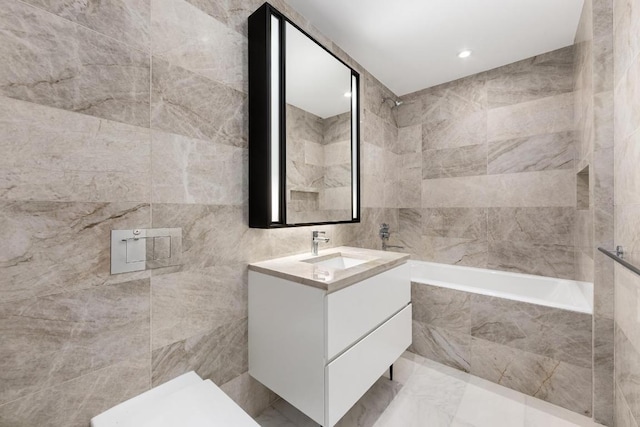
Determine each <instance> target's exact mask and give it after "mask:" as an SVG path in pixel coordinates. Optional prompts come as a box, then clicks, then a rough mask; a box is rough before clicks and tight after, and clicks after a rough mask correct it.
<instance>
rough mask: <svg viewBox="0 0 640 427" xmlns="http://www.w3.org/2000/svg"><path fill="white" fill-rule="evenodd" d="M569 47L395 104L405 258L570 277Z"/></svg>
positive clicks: (571, 144)
mask: <svg viewBox="0 0 640 427" xmlns="http://www.w3.org/2000/svg"><path fill="white" fill-rule="evenodd" d="M573 59H574V52H573V47H567V48H564V49H560V50H557V51H554V52H550V53H547V54H543V55H540V56H537V57H534V58H531V59H527V60H524V61H520V62H517V63H514V64H511V65H507V66H504V67H501V68H497V69H494V70H491V71H488V72H484V73H481V74H477V75H474V76H470V77H467V78H463V79H460V80H456V81H454V82H451V83H446V84H443V85H440V86H436V87H433V88H429V89H425V90H422V91H420V92H416V93H413V94H410V95H406V96H404V97H402V100H403V101H404V104H403V105H401V106H400V107H399V108H397V120H398V126H399V129H398V150H399V153H398V154H399V155H398V156H397V163H398V169H400V171H401V172H400V178H399V200H398V206H399V207H400V210H399V216H398V221H399V237H400V241H401V242H402V243H401V244H403V245H405V246H406V247H407V248H408V250H409V251H410V252H411V253H412V255H413V256H414V258H417V259H422V260H429V261H435V262H443V263H447V264H457V265H466V266H474V267H483V268H491V269H497V270H506V271H513V272H520V273H530V274H538V275H543V276H551V277H560V278H569V279H572V278H573V277H574V275H575V271H574V259H573V252H574V243H573V223H574V216H575V206H576V189H575V186H576V179H575V175H574V148H575V135H574V132H573V93H572V92H573V77H572V76H573Z"/></svg>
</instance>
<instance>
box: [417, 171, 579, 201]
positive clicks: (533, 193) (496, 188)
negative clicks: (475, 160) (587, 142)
mask: <svg viewBox="0 0 640 427" xmlns="http://www.w3.org/2000/svg"><path fill="white" fill-rule="evenodd" d="M575 203H576V194H575V175H574V173H573V171H570V170H557V171H542V172H527V173H518V174H506V175H487V176H475V177H455V178H438V179H429V180H424V181H422V207H424V208H440V207H536V206H575Z"/></svg>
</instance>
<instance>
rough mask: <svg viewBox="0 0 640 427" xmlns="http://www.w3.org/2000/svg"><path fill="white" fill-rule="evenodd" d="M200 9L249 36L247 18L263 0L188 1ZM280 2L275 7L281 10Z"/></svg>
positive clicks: (275, 3)
mask: <svg viewBox="0 0 640 427" xmlns="http://www.w3.org/2000/svg"><path fill="white" fill-rule="evenodd" d="M186 1H188V2H189V3H191V4H192V5H194V6H195V7H197V8H198V9H200V10H202V11H204V12H206V13H207V14H209V15H211V16H212V17H214V18H215V19H217V20H218V21H220V22H223V23H225V24H226V25H227V26H228V27H230V28H233V29H234V30H236V31H238V32H239V33H241V34H243V35H245V36H246V35H247V28H248V26H247V18H248V17H249V15H251V14H252V13H253V12H254V11H256V10H257V9H258V8H259V7H260V6H261V5H262V3H263V1H262V0H219V1H215V2H212V1H207V0H186ZM277 3H278V2H274V3H273V4H274V6H275V7H277V8H280V5H278V4H277Z"/></svg>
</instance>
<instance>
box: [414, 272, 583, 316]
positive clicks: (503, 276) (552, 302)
mask: <svg viewBox="0 0 640 427" xmlns="http://www.w3.org/2000/svg"><path fill="white" fill-rule="evenodd" d="M410 264H411V281H412V282H415V283H424V284H427V285H432V286H439V287H443V288H448V289H455V290H458V291H464V292H471V293H474V294H481V295H488V296H492V297H498V298H506V299H510V300H514V301H521V302H526V303H530V304H537V305H543V306H547V307H554V308H561V309H563V310H571V311H577V312H579V313H588V314H592V313H593V283H587V282H578V281H574V280H565V279H555V278H552V277H543V276H534V275H531V274H520V273H509V272H504V271H497V270H487V269H484V268H474V267H461V266H456V265H448V264H437V263H433V262H426V261H410Z"/></svg>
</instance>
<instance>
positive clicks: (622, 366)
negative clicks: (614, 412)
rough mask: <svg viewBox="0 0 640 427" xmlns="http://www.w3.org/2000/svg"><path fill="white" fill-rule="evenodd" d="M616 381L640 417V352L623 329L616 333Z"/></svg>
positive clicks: (635, 416)
mask: <svg viewBox="0 0 640 427" xmlns="http://www.w3.org/2000/svg"><path fill="white" fill-rule="evenodd" d="M615 340H616V344H615V348H616V350H615V382H616V385H617V387H618V391H619V393H620V395H621V397H623V398H624V400H625V401H626V403H627V405H628V407H629V410H630V412H631V415H632V417H633V419H634V420H636V422H637V420H638V419H639V418H640V392H639V390H640V375H638V373H639V372H640V353H638V350H637V346H636V345H634V344H633V343H632V342H631V341H630V340H629V338H628V337H627V335H626V334H625V333H624V331H623V330H621V329H618V328H616V333H615Z"/></svg>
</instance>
